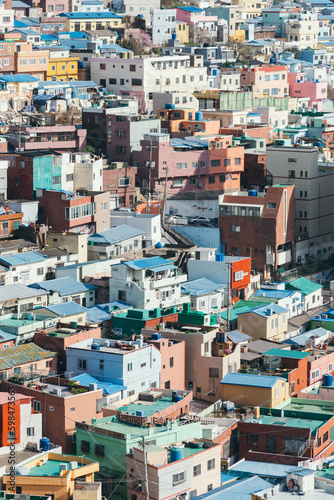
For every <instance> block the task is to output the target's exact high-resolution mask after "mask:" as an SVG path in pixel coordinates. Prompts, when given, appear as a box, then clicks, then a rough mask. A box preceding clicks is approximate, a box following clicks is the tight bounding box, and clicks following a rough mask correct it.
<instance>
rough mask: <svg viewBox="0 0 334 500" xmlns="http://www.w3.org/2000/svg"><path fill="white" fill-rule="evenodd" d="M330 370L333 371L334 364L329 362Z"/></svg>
mask: <svg viewBox="0 0 334 500" xmlns="http://www.w3.org/2000/svg"><path fill="white" fill-rule="evenodd" d="M328 371H329V372H331V371H333V364H332V363H329V365H328Z"/></svg>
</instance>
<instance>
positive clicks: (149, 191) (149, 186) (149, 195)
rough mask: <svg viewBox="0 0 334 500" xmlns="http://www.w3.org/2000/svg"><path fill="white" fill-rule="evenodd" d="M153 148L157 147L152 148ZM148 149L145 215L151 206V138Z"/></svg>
mask: <svg viewBox="0 0 334 500" xmlns="http://www.w3.org/2000/svg"><path fill="white" fill-rule="evenodd" d="M154 147H155V148H156V147H157V146H154ZM148 148H149V149H150V161H149V164H148V190H147V203H146V213H147V214H148V213H149V212H150V209H149V207H150V204H151V180H152V168H153V165H152V149H153V146H152V137H151V146H148Z"/></svg>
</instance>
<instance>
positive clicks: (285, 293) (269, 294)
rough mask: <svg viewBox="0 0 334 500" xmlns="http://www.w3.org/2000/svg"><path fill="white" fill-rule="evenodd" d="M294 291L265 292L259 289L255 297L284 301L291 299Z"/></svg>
mask: <svg viewBox="0 0 334 500" xmlns="http://www.w3.org/2000/svg"><path fill="white" fill-rule="evenodd" d="M295 293H296V291H293V290H266V289H265V288H260V289H259V290H258V291H257V292H256V293H255V294H254V296H255V297H269V298H274V299H286V298H288V297H292V296H293V295H294V294H295Z"/></svg>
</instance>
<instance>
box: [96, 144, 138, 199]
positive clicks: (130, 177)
mask: <svg viewBox="0 0 334 500" xmlns="http://www.w3.org/2000/svg"><path fill="white" fill-rule="evenodd" d="M88 140H89V139H88ZM136 176H137V168H136V167H133V166H131V167H130V166H128V165H126V166H124V162H122V161H120V162H112V163H111V164H110V165H106V166H105V168H104V169H103V174H102V180H103V189H104V190H105V191H109V192H110V194H111V195H113V196H117V198H118V206H121V207H122V206H124V207H128V206H130V205H133V203H135V202H136V201H138V199H139V193H138V189H137V187H136Z"/></svg>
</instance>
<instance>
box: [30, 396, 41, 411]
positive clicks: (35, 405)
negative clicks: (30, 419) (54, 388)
mask: <svg viewBox="0 0 334 500" xmlns="http://www.w3.org/2000/svg"><path fill="white" fill-rule="evenodd" d="M32 409H33V410H34V411H37V412H40V411H41V402H40V401H38V400H37V399H34V400H33V402H32Z"/></svg>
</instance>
